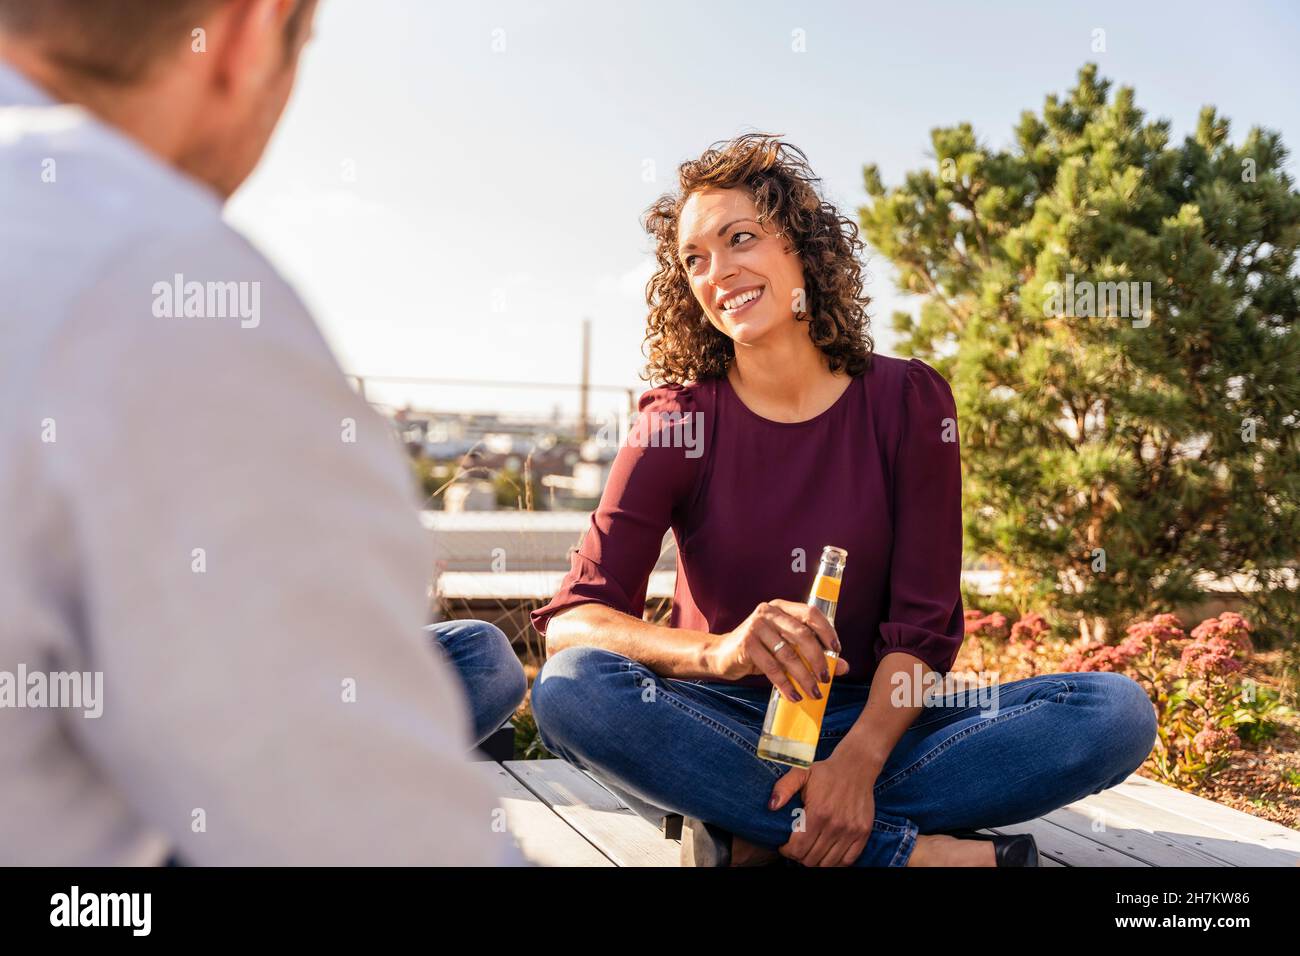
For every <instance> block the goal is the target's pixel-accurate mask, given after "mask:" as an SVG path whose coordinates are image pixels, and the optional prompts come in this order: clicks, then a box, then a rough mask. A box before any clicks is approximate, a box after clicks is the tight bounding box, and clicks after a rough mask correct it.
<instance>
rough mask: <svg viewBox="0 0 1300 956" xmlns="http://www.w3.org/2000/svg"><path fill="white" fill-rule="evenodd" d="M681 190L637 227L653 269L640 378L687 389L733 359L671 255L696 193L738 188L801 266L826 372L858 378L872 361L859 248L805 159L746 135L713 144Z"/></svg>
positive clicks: (804, 317) (682, 170) (807, 317)
mask: <svg viewBox="0 0 1300 956" xmlns="http://www.w3.org/2000/svg"><path fill="white" fill-rule="evenodd" d="M677 179H678V190H677V191H676V192H674V193H665V194H664V195H663V196H660V197H659V198H658V199H657V200H655V202H654V204H653V205H652V206H651V207H650V208H649V209H648V210H647V211H646V213H645V216H644V217H643V219H642V225H644V226H645V230H646V232H648V233H649V234H650V235H652V236H654V238H655V245H656V248H655V256H656V257H657V258H658V260H659V268H658V270H657V271H656V272H655V274H654V275H653V276H651V278H650V281H649V282H648V283H647V284H646V304H647V305H648V306H649V307H650V314H649V317H648V318H647V322H646V335H645V342H644V344H643V346H642V351H643V353H644V354H645V355H646V357H647V358H648V359H649V360H650V361H649V364H647V365H646V367H645V370H644V371H643V373H642V376H641V377H642V378H645V379H649V380H650V381H652V382H655V381H659V382H665V383H667V382H676V383H683V384H684V383H686V382H691V381H700V380H702V379H706V378H715V377H717V376H720V375H724V374H725V373H726V371H727V366H728V365H729V364H730V363H731V359H732V358H733V356H734V355H735V345H734V343H733V342H732V341H731V338H730V337H729V336H727V335H726V334H724V333H723V332H720V331H719V330H718V329H717V328H715V327H714V326H713V325H712V324H711V323H710V322H709V321H707V319H706V318H705V316H704V313H703V311H702V310H701V308H700V304H699V302H698V301H697V300H696V298H695V295H694V293H693V292H692V291H691V283H690V279H689V277H688V276H687V274H686V270H685V268H684V267H683V265H682V263H681V260H680V259H679V258H678V254H677V241H678V238H677V229H678V225H679V223H680V219H681V211H682V206H683V205H684V204H685V203H686V200H687V199H689V198H690V196H691V194H692V193H696V192H699V191H701V190H703V189H731V188H734V187H737V186H741V187H744V188H745V189H747V190H748V191H749V193H750V196H751V197H752V198H753V200H754V204H755V205H756V206H757V207H758V210H759V222H761V223H766V222H767V221H769V220H771V222H772V224H773V225H775V226H776V227H777V228H778V231H780V233H781V234H782V235H783V236H784V237H785V238H786V240H787V242H789V243H791V245H792V246H793V248H794V249H795V251H796V252H797V253H798V255H799V258H800V259H801V260H802V262H803V271H804V285H805V290H804V291H805V296H804V299H805V303H806V311H804V312H801V313H798V314H797V315H796V316H795V318H796V319H797V320H799V321H806V322H808V335H809V337H810V338H811V339H812V340H813V342H814V343H815V344H816V345H817V347H818V348H820V349H821V350H822V352H824V353H825V354H826V357H827V359H828V362H829V365H830V370H831V371H832V372H838V371H840V370H841V369H843V370H845V371H847V372H848V373H849V374H850V375H861V374H862V373H863V372H865V371H866V370H867V368H868V367H869V365H870V362H871V354H872V348H873V342H872V339H871V335H870V333H869V328H870V324H871V321H870V318H869V317H868V315H867V305H868V304H869V303H870V301H871V300H870V299H869V297H868V296H867V295H865V294H864V292H863V291H862V263H861V259H860V258H859V257H860V255H861V252H862V249H863V242H862V240H861V239H860V238H859V236H858V227H857V224H856V223H855V222H854V221H853V220H852V219H849V218H847V217H845V216H841V215H840V214H839V212H838V211H837V210H836V209H835V207H834V206H833V205H831V204H830V203H829V202H826V201H825V200H823V199H822V197H821V196H820V194H819V193H818V191H817V188H816V185H815V184H816V183H818V182H820V181H821V180H820V179H819V178H818V177H816V176H814V175H813V173H812V170H811V168H810V167H809V166H808V159H807V157H806V156H805V155H804V153H803V151H802V150H800V149H799V148H798V147H796V146H792V145H790V144H789V143H785V142H782V140H781V139H780V136H779V134H777V135H773V134H769V133H745V134H743V135H741V136H738V137H736V138H735V139H732V140H724V141H720V142H717V143H714V144H713V145H712V146H710V147H709V148H708V149H707V150H705V151H704V153H703V154H702V155H701V156H700V157H699V158H698V159H692V160H687V161H686V162H684V163H682V164H681V165H680V166H679V167H678V168H677Z"/></svg>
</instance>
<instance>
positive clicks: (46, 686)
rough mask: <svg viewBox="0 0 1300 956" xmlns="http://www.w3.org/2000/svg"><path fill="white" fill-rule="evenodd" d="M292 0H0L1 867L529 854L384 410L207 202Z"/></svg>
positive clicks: (287, 39) (276, 81) (305, 13)
mask: <svg viewBox="0 0 1300 956" xmlns="http://www.w3.org/2000/svg"><path fill="white" fill-rule="evenodd" d="M314 8H315V0H167V2H166V3H157V2H154V0H0V289H3V294H2V295H0V462H2V466H0V524H2V525H3V527H4V532H3V534H0V864H15V863H18V864H24V863H36V864H64V863H70V864H148V863H158V862H161V861H162V860H164V859H167V858H168V857H169V856H170V855H171V854H177V855H178V856H179V858H180V859H181V860H183V861H185V862H187V863H194V864H236V863H254V864H322V863H393V864H420V863H434V864H437V863H445V864H470V865H479V864H497V863H517V862H522V861H521V858H520V857H519V855H518V852H517V850H515V848H514V845H513V841H512V840H511V838H510V837H509V834H507V833H504V832H502V828H501V827H500V825H499V819H498V813H499V811H497V810H496V804H495V801H494V799H493V794H492V792H491V790H490V789H489V786H488V784H487V782H486V779H485V778H483V777H481V776H480V775H479V774H478V773H477V772H475V771H476V768H475V767H473V766H472V765H471V764H470V763H468V762H467V759H466V756H465V752H466V751H467V750H468V749H469V747H470V745H471V744H472V743H473V739H472V738H471V729H470V719H469V711H468V708H467V701H466V695H465V692H464V687H463V686H462V684H461V683H460V681H459V680H458V679H457V677H456V676H455V674H454V673H453V671H452V670H451V669H450V668H449V667H448V666H447V663H446V662H445V661H444V660H442V659H440V657H439V655H437V654H435V653H433V651H432V650H431V649H430V647H429V646H428V637H427V636H426V635H425V634H424V632H423V631H422V630H421V628H422V626H423V624H424V623H425V611H426V586H427V580H428V574H429V571H430V569H431V554H430V552H429V551H428V550H427V547H426V543H425V539H424V536H423V534H422V532H421V530H420V529H419V526H418V524H417V522H416V520H415V510H414V499H413V497H412V495H413V486H412V481H411V477H410V475H409V473H408V472H407V470H406V464H405V461H404V459H403V458H402V456H401V455H400V454H399V453H398V450H397V448H396V445H395V441H394V439H393V437H392V435H391V432H390V429H389V427H388V426H387V424H386V423H384V422H383V421H382V420H381V419H380V418H379V417H378V416H376V415H374V414H373V413H372V412H371V411H370V409H369V407H368V406H367V405H366V404H365V402H364V401H362V400H361V399H359V398H358V397H357V396H356V395H355V394H354V393H353V392H352V390H351V389H349V388H348V387H347V385H346V383H345V381H344V379H343V377H342V375H341V373H340V371H339V369H338V367H337V365H336V363H335V361H334V359H333V358H332V356H331V354H330V352H329V351H328V349H327V348H326V345H325V343H324V341H323V340H322V338H321V336H320V334H319V333H318V331H317V329H316V327H315V325H314V324H313V322H312V320H311V317H310V316H309V315H308V314H307V312H306V310H305V309H304V307H303V305H302V304H301V302H300V301H299V300H298V299H297V297H296V296H295V295H294V293H293V291H292V290H291V289H290V288H289V287H288V286H287V285H286V284H285V282H284V281H283V280H282V279H281V278H280V277H279V276H278V275H277V274H276V272H275V270H274V269H272V268H271V266H270V265H269V264H268V263H267V262H266V261H265V260H264V259H263V258H262V257H261V256H260V255H258V253H257V252H256V251H255V250H254V249H253V248H252V247H251V246H250V245H249V244H248V243H247V242H246V241H245V240H243V239H242V238H241V237H239V236H238V235H237V234H235V233H234V232H232V231H231V230H230V229H229V228H228V227H227V226H226V225H224V224H223V222H222V220H221V212H222V204H223V202H224V200H225V199H226V198H227V197H228V196H229V195H230V194H231V193H232V192H233V191H234V190H235V189H236V187H238V186H239V184H240V183H241V182H243V180H244V179H245V177H247V176H248V175H249V173H250V172H251V171H252V169H253V167H254V166H255V165H256V163H257V161H258V158H259V157H260V156H261V154H262V151H263V149H264V147H265V145H266V143H267V140H268V139H269V138H270V135H271V132H272V130H273V129H274V127H275V124H276V122H277V120H278V118H279V116H280V114H281V111H282V110H283V108H284V105H285V102H286V101H287V99H288V97H289V93H290V90H291V89H292V86H293V82H294V75H295V72H296V69H297V63H298V57H299V53H300V51H301V50H302V47H303V44H304V43H305V42H306V41H307V39H308V36H309V34H310V33H311V24H312V19H313V16H314V14H315V9H314ZM466 633H468V632H466ZM516 666H517V662H516ZM506 683H511V682H509V681H507V682H506ZM519 690H520V691H522V688H519ZM513 692H514V687H513V684H512V685H511V693H513Z"/></svg>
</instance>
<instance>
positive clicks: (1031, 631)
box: [1011, 614, 1050, 646]
mask: <svg viewBox="0 0 1300 956" xmlns="http://www.w3.org/2000/svg"><path fill="white" fill-rule="evenodd" d="M1049 630H1050V628H1049V627H1048V625H1047V621H1046V620H1045V619H1044V618H1043V615H1041V614H1026V615H1025V616H1024V617H1022V618H1021V619H1020V620H1018V621H1016V623H1015V624H1014V625H1012V627H1011V640H1013V641H1015V642H1016V643H1018V644H1027V645H1030V646H1032V645H1035V644H1037V643H1038V640H1039V638H1041V637H1042V636H1043V635H1044V634H1046V633H1047V632H1048V631H1049Z"/></svg>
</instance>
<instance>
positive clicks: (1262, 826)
mask: <svg viewBox="0 0 1300 956" xmlns="http://www.w3.org/2000/svg"><path fill="white" fill-rule="evenodd" d="M479 766H480V767H481V768H482V772H483V773H484V774H486V775H488V776H490V777H491V779H492V783H493V785H494V786H495V788H496V791H497V794H498V795H499V797H500V799H501V805H502V807H503V809H504V810H505V813H506V819H507V821H508V825H509V827H510V830H511V832H512V833H513V835H514V837H515V839H516V840H517V841H518V843H519V846H520V848H521V849H522V850H523V852H524V854H525V855H526V856H528V858H529V859H530V860H532V861H534V862H535V863H537V864H539V865H542V866H677V865H678V852H679V844H678V841H677V840H676V839H673V838H672V837H671V836H670V835H665V830H664V828H663V821H662V819H659V815H657V814H656V813H655V812H654V811H653V809H652V808H650V807H647V806H645V805H641V806H640V807H639V809H633V808H632V807H630V806H628V803H627V802H625V801H624V799H622V798H620V797H618V796H616V795H615V794H614V793H613V792H611V791H610V790H609V789H608V788H606V787H605V786H603V785H602V784H600V783H598V782H597V781H596V780H594V779H593V778H592V777H591V776H589V775H588V774H586V773H583V772H582V771H580V770H578V769H576V768H575V767H573V766H572V765H571V764H568V763H566V762H565V761H563V760H507V761H504V762H502V763H495V762H492V761H482V762H480V764H479ZM668 832H669V833H670V834H671V825H669V830H668ZM984 832H986V833H1032V834H1033V835H1034V839H1035V840H1036V841H1037V843H1038V849H1039V852H1040V854H1041V863H1042V865H1043V866H1300V831H1296V830H1291V829H1289V828H1287V827H1284V826H1282V825H1280V824H1276V823H1270V822H1269V821H1267V820H1263V819H1260V818H1259V817H1253V816H1251V815H1250V814H1248V813H1242V812H1241V811H1239V810H1233V809H1231V808H1229V807H1225V806H1222V805H1221V804H1217V803H1214V802H1212V801H1210V800H1205V799H1203V798H1201V797H1197V796H1193V795H1192V794H1189V793H1184V792H1183V791H1181V790H1176V789H1174V788H1173V787H1167V786H1165V785H1164V784H1160V783H1156V782H1155V781H1152V780H1148V779H1147V778H1145V777H1140V776H1138V775H1137V774H1134V775H1133V776H1131V777H1129V778H1128V779H1127V780H1125V781H1124V782H1123V783H1121V784H1120V785H1119V786H1117V787H1112V788H1111V789H1109V790H1105V791H1103V792H1102V793H1098V794H1093V795H1092V796H1089V797H1087V798H1086V799H1084V800H1080V801H1078V802H1076V803H1072V804H1070V805H1068V806H1065V807H1062V808H1061V809H1059V810H1056V811H1054V812H1052V813H1049V814H1048V815H1047V816H1045V817H1039V818H1038V819H1036V820H1030V821H1028V822H1026V823H1019V824H1016V825H1014V826H1010V827H998V828H996V829H992V830H985V831H984Z"/></svg>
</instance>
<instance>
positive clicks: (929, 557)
mask: <svg viewBox="0 0 1300 956" xmlns="http://www.w3.org/2000/svg"><path fill="white" fill-rule="evenodd" d="M902 405H903V416H902V435H901V437H900V439H899V446H898V451H897V454H896V457H895V464H894V476H893V488H894V545H893V552H892V557H891V559H890V577H889V609H888V612H887V614H886V615H885V619H884V621H882V623H881V625H880V641H879V643H878V644H877V646H876V663H877V665H878V664H879V663H880V660H881V659H882V658H883V657H884V656H885V655H886V654H889V653H891V652H893V651H905V652H906V653H908V654H912V655H914V656H916V657H918V658H920V659H921V660H922V661H924V662H925V663H926V664H927V665H929V666H930V667H931V668H933V669H934V670H935V671H938V672H939V673H940V674H944V673H947V672H948V671H949V670H950V669H951V667H952V664H953V662H954V661H955V660H956V659H957V652H958V651H959V650H960V649H961V645H962V641H963V639H964V638H965V625H964V621H963V618H962V601H961V559H962V512H961V452H960V444H959V442H958V434H957V407H956V402H955V401H954V399H953V395H952V389H951V388H950V387H949V385H948V383H947V381H945V380H944V378H943V376H941V375H940V374H939V373H938V372H937V371H935V370H934V369H933V368H931V367H930V366H928V365H926V364H925V363H924V362H922V361H920V360H919V359H911V360H910V361H909V363H908V367H907V370H906V376H905V378H904V382H903V398H902Z"/></svg>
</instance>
